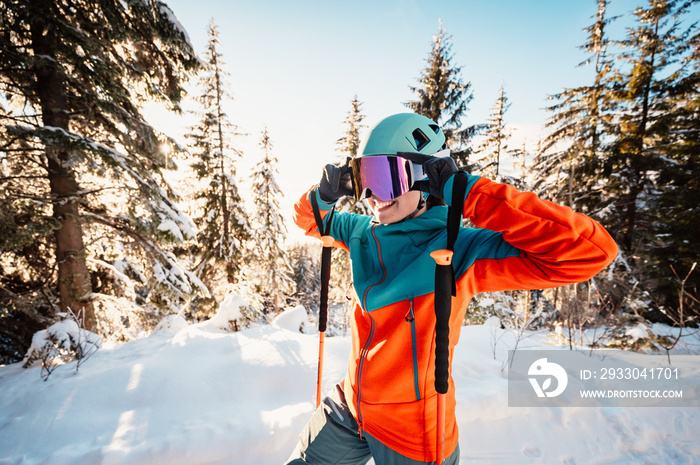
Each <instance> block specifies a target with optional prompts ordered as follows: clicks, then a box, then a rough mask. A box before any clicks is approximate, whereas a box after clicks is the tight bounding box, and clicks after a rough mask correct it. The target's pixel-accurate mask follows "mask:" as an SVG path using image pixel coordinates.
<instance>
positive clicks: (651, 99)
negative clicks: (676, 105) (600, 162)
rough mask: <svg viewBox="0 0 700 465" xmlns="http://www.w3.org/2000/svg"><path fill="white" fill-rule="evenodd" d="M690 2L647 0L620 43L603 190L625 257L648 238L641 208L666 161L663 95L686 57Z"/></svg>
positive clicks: (669, 117) (649, 215) (647, 214)
mask: <svg viewBox="0 0 700 465" xmlns="http://www.w3.org/2000/svg"><path fill="white" fill-rule="evenodd" d="M691 3H697V2H686V1H680V0H672V1H658V0H649V5H648V7H647V8H638V9H636V10H635V11H634V15H635V17H636V19H637V26H636V27H635V28H630V29H628V34H627V38H626V39H625V40H623V41H621V42H620V45H621V46H622V47H624V49H625V51H624V52H623V53H622V54H621V55H620V58H621V59H622V60H623V61H624V62H626V64H627V65H628V66H627V68H625V71H621V72H619V76H618V79H619V80H620V82H622V83H623V84H624V87H622V88H621V89H620V91H619V92H618V94H617V98H618V100H619V104H620V105H621V106H622V107H623V110H622V112H621V114H620V116H619V118H618V120H617V121H616V123H617V126H618V127H619V134H617V140H616V142H615V144H614V145H613V148H612V149H613V153H612V155H611V158H610V160H609V161H608V164H607V166H606V170H607V174H608V175H609V176H610V178H609V179H610V180H611V181H612V182H610V183H609V184H608V189H610V190H611V191H612V192H613V193H614V194H615V195H616V196H617V201H616V203H615V206H614V207H615V213H616V216H618V217H619V218H621V222H620V223H619V224H617V225H616V227H615V228H614V233H616V234H617V237H618V238H619V243H620V245H621V247H622V250H623V252H624V253H626V254H627V255H628V256H630V257H632V256H634V255H635V254H637V252H638V251H639V250H640V248H644V246H645V244H648V243H649V240H650V239H651V238H650V236H649V231H650V228H649V226H650V224H651V223H652V222H653V216H654V215H655V212H652V211H650V210H649V209H648V208H647V207H649V206H651V205H652V202H651V200H652V199H653V198H654V197H655V195H656V181H657V176H658V173H659V171H660V170H661V169H663V168H664V165H665V164H666V160H667V158H666V157H665V153H667V147H666V146H665V144H664V143H665V141H667V140H668V136H669V128H670V127H672V126H673V124H674V119H675V118H676V113H675V112H674V111H673V101H672V99H670V98H669V95H672V94H673V93H674V89H675V88H676V86H677V85H678V83H679V77H680V75H679V70H678V68H675V67H673V65H676V64H678V63H679V60H682V58H683V57H684V56H685V55H686V51H687V40H688V36H687V31H683V30H681V17H682V16H683V15H684V14H685V13H687V11H688V8H689V5H690V4H691ZM613 174H614V176H613Z"/></svg>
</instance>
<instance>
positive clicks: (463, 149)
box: [405, 20, 480, 166]
mask: <svg viewBox="0 0 700 465" xmlns="http://www.w3.org/2000/svg"><path fill="white" fill-rule="evenodd" d="M451 39H452V37H451V36H448V35H447V34H446V32H445V30H444V29H443V27H442V20H440V25H439V29H438V34H437V35H436V36H433V41H432V43H431V50H430V53H429V54H428V58H427V59H426V60H425V61H426V67H425V68H424V69H423V71H421V75H420V78H419V79H418V82H419V86H416V87H414V86H410V89H411V91H412V92H414V93H415V94H417V99H416V100H412V101H409V102H406V103H405V105H406V106H407V107H408V108H410V109H411V110H413V111H414V112H415V113H418V114H421V115H424V116H427V117H428V118H430V119H432V120H433V121H435V122H436V123H438V124H439V125H440V126H441V127H442V129H443V131H444V132H445V136H446V137H447V146H448V147H449V148H450V149H451V150H452V157H453V158H454V159H455V161H456V162H457V165H460V166H467V165H468V159H469V153H470V150H469V148H468V147H467V143H468V141H469V140H470V138H471V137H473V136H474V135H475V134H476V133H477V132H478V131H479V130H480V127H478V126H470V127H467V128H464V129H463V128H462V118H463V117H464V116H465V115H466V113H467V106H468V105H469V102H471V100H472V98H473V94H472V91H471V83H469V82H468V83H466V84H464V83H463V82H462V77H461V74H462V67H461V66H454V65H453V64H452V60H453V58H454V55H453V54H452V43H451Z"/></svg>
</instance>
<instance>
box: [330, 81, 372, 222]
mask: <svg viewBox="0 0 700 465" xmlns="http://www.w3.org/2000/svg"><path fill="white" fill-rule="evenodd" d="M364 119H365V115H363V114H362V102H360V101H359V99H358V98H357V95H355V97H353V99H352V101H350V111H348V113H347V116H346V117H345V121H343V124H345V134H344V135H343V137H341V138H340V139H338V141H337V142H336V146H337V149H336V150H337V151H338V152H339V155H338V163H339V164H343V163H345V160H346V159H348V158H355V157H357V155H358V153H357V151H358V150H359V148H360V143H361V142H362V141H361V140H360V135H361V134H360V133H361V131H362V128H366V127H367V126H366V125H365V124H363V123H362V121H363V120H364ZM336 209H337V210H338V211H347V212H354V213H360V214H363V215H366V214H369V208H368V207H367V205H366V204H365V203H364V202H355V199H354V198H353V197H343V198H342V199H340V200H338V203H337V204H336Z"/></svg>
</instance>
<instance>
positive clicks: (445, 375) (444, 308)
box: [435, 264, 454, 394]
mask: <svg viewBox="0 0 700 465" xmlns="http://www.w3.org/2000/svg"><path fill="white" fill-rule="evenodd" d="M453 282H454V278H453V271H452V265H451V264H450V265H437V268H436V270H435V390H436V391H437V392H438V394H446V393H447V388H448V386H449V378H450V312H451V310H452V283H453Z"/></svg>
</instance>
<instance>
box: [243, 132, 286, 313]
mask: <svg viewBox="0 0 700 465" xmlns="http://www.w3.org/2000/svg"><path fill="white" fill-rule="evenodd" d="M260 148H261V149H262V151H263V153H264V157H263V159H262V161H260V162H259V163H258V164H257V165H256V166H255V168H254V170H253V175H252V180H253V185H252V197H253V204H254V205H255V216H254V217H253V220H252V223H253V242H254V246H253V257H252V262H254V263H255V268H256V269H255V270H252V271H253V272H254V274H256V275H257V291H258V292H259V293H260V295H261V296H262V297H263V298H264V299H265V305H266V307H268V308H272V309H273V310H274V311H275V312H276V313H279V311H280V310H281V308H282V306H283V305H284V304H285V303H286V296H288V295H291V294H292V292H293V283H292V279H291V278H290V275H291V269H290V268H291V267H290V265H289V260H288V257H287V254H286V252H285V250H284V248H283V244H284V239H285V237H286V235H287V228H286V226H285V225H284V218H283V217H282V215H281V214H280V205H279V199H280V197H282V191H281V190H280V188H279V186H278V185H277V181H276V180H275V175H276V174H277V163H278V162H277V158H275V157H274V156H273V155H272V142H271V140H270V135H269V133H268V131H267V128H265V129H264V130H263V132H262V137H261V139H260Z"/></svg>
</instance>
